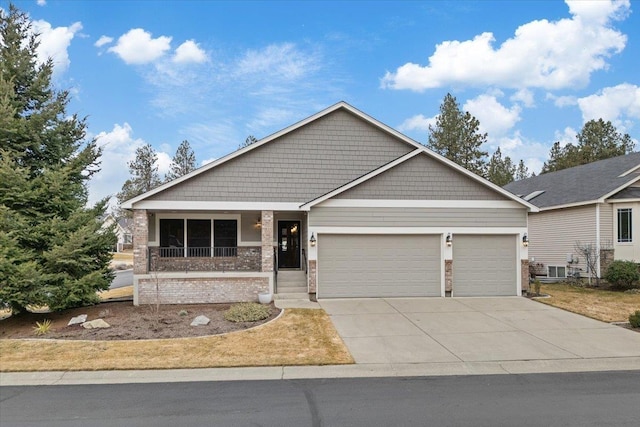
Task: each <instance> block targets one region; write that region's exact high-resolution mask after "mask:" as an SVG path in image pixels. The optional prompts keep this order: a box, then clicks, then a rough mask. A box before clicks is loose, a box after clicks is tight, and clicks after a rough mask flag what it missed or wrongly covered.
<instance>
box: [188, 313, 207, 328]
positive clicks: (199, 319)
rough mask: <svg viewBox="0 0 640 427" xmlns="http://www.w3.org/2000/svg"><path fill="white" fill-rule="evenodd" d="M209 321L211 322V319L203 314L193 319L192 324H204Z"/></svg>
mask: <svg viewBox="0 0 640 427" xmlns="http://www.w3.org/2000/svg"><path fill="white" fill-rule="evenodd" d="M209 322H211V320H210V319H209V318H208V317H207V316H202V315H201V316H198V317H196V318H195V319H193V322H191V326H204V325H208V324H209Z"/></svg>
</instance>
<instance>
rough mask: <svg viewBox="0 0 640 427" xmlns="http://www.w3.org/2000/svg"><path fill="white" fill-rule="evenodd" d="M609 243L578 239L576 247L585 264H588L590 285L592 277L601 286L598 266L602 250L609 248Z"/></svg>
mask: <svg viewBox="0 0 640 427" xmlns="http://www.w3.org/2000/svg"><path fill="white" fill-rule="evenodd" d="M609 246H610V245H609V244H608V243H603V242H601V243H600V244H596V243H595V242H592V243H582V242H580V241H579V240H576V242H575V244H574V246H573V247H574V249H575V251H576V252H577V253H578V255H579V256H582V257H583V258H584V262H585V264H587V272H588V273H589V286H591V278H594V279H595V280H596V286H600V275H599V274H598V267H599V265H600V261H601V259H600V257H601V255H602V251H603V250H606V249H608V248H609Z"/></svg>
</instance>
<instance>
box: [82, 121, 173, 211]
mask: <svg viewBox="0 0 640 427" xmlns="http://www.w3.org/2000/svg"><path fill="white" fill-rule="evenodd" d="M96 141H97V144H98V146H99V147H102V157H101V158H100V162H101V170H100V172H98V173H97V174H95V175H94V176H93V177H92V178H91V181H89V205H93V204H95V203H96V202H97V201H98V200H101V199H102V198H104V197H107V196H115V195H116V193H118V192H119V191H120V190H121V189H122V184H124V182H125V181H126V180H127V178H128V177H129V167H128V166H127V163H128V162H130V161H132V160H134V159H135V157H136V149H138V148H139V147H142V146H143V145H144V144H146V142H145V141H144V140H143V139H140V138H134V136H133V129H132V128H131V126H130V125H129V124H128V123H126V122H125V123H124V124H123V125H119V124H115V125H114V126H113V129H112V130H111V131H109V132H106V131H103V132H100V133H99V134H98V135H97V136H96ZM157 154H158V172H159V173H160V177H162V176H163V175H164V174H165V173H166V172H167V171H168V170H169V165H170V163H171V156H170V155H169V154H167V153H165V152H163V151H159V152H157ZM115 203H116V202H115V199H112V201H111V204H112V206H115Z"/></svg>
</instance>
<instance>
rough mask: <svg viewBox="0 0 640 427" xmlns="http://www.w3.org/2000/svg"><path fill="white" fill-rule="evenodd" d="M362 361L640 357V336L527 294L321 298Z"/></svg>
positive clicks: (370, 362)
mask: <svg viewBox="0 0 640 427" xmlns="http://www.w3.org/2000/svg"><path fill="white" fill-rule="evenodd" d="M319 302H320V305H321V307H322V308H323V309H324V310H325V311H326V312H327V313H328V314H329V315H330V317H331V320H332V321H333V324H334V325H335V327H336V329H337V330H338V333H339V334H340V336H341V337H342V339H343V340H344V342H345V344H346V345H347V347H348V348H349V351H350V352H351V354H352V356H353V357H354V359H355V361H356V363H357V364H380V363H391V364H393V363H397V364H404V363H438V362H442V363H445V362H495V361H515V360H518V361H523V360H527V361H529V360H560V359H597V358H616V357H640V334H639V333H637V332H633V331H630V330H626V329H624V328H621V327H619V326H614V325H610V324H608V323H603V322H600V321H597V320H593V319H589V318H587V317H584V316H580V315H577V314H573V313H569V312H567V311H564V310H560V309H557V308H554V307H550V306H547V305H544V304H540V303H537V302H535V301H531V300H528V299H526V298H521V297H504V298H389V299H348V300H347V299H342V300H320V301H319Z"/></svg>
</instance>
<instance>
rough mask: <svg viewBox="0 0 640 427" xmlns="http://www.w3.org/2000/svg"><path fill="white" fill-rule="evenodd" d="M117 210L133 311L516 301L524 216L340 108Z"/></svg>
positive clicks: (522, 206) (527, 207)
mask: <svg viewBox="0 0 640 427" xmlns="http://www.w3.org/2000/svg"><path fill="white" fill-rule="evenodd" d="M124 207H125V208H127V209H131V210H133V216H134V298H135V299H134V302H135V303H136V304H143V303H149V302H153V301H155V300H156V298H158V297H159V298H160V300H161V302H163V303H201V302H231V301H245V300H255V299H257V296H258V294H260V293H270V294H275V296H276V297H283V296H287V295H288V296H291V295H293V296H298V297H305V298H306V297H308V296H309V295H310V294H311V295H315V296H316V297H318V298H349V297H413V296H446V295H451V294H453V295H455V296H477V295H520V294H521V292H522V290H523V289H526V288H527V286H528V280H527V277H528V252H527V247H526V246H525V245H524V244H523V238H524V236H525V234H526V233H527V214H528V213H529V212H530V211H534V212H535V211H537V208H536V207H535V206H533V205H532V204H530V203H529V202H526V201H524V200H522V199H520V198H518V197H516V196H514V195H513V194H511V193H510V192H508V191H505V190H503V189H502V188H500V187H497V186H495V185H493V184H492V183H490V182H488V181H486V180H484V179H482V178H480V177H478V176H476V175H474V174H473V173H471V172H469V171H467V170H465V169H463V168H461V167H460V166H458V165H456V164H454V163H452V162H450V161H449V160H447V159H445V158H443V157H441V156H439V155H437V154H435V153H433V152H432V151H430V150H428V149H426V148H425V147H424V146H423V145H421V144H418V143H417V142H415V141H413V140H411V139H410V138H408V137H406V136H404V135H402V134H401V133H399V132H397V131H396V130H394V129H392V128H390V127H388V126H386V125H384V124H382V123H380V122H378V121H377V120H375V119H373V118H372V117H370V116H367V115H366V114H364V113H362V112H361V111H359V110H357V109H355V108H353V107H352V106H350V105H348V104H346V103H344V102H341V103H338V104H335V105H333V106H331V107H329V108H327V109H325V110H323V111H321V112H319V113H317V114H315V115H313V116H311V117H309V118H307V119H305V120H302V121H300V122H298V123H296V124H294V125H292V126H290V127H288V128H286V129H283V130H282V131H280V132H277V133H275V134H273V135H271V136H268V137H266V138H264V139H262V140H260V141H258V142H256V143H254V144H252V145H250V146H248V147H245V148H242V149H240V150H238V151H235V152H233V153H231V154H229V155H227V156H225V157H222V158H220V159H218V160H216V161H214V162H213V163H210V164H207V165H206V166H203V167H201V168H200V169H197V170H196V171H194V172H192V173H190V174H188V175H185V176H183V177H181V178H178V179H176V180H174V181H172V182H169V183H166V184H164V185H161V186H160V187H158V188H156V189H154V190H152V191H149V192H148V193H145V194H142V195H141V196H138V197H136V198H134V199H131V200H129V201H127V202H126V203H125V204H124Z"/></svg>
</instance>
